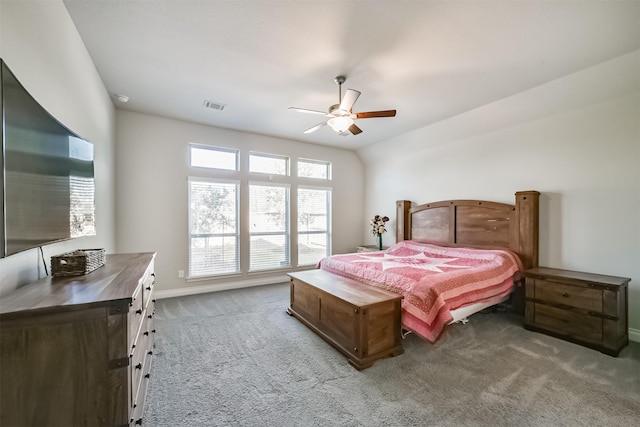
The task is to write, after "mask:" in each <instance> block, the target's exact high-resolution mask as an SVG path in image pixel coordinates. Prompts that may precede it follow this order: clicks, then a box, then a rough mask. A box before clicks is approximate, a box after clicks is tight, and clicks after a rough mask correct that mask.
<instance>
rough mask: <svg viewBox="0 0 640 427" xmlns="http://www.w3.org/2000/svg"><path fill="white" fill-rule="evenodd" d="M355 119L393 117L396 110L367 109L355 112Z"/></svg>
mask: <svg viewBox="0 0 640 427" xmlns="http://www.w3.org/2000/svg"><path fill="white" fill-rule="evenodd" d="M355 115H356V119H371V118H374V117H395V116H396V110H384V111H367V112H364V113H355Z"/></svg>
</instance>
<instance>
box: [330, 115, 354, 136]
mask: <svg viewBox="0 0 640 427" xmlns="http://www.w3.org/2000/svg"><path fill="white" fill-rule="evenodd" d="M327 124H328V125H329V126H330V127H331V129H333V130H335V131H336V132H338V133H342V132H344V131H346V130H347V129H349V127H350V126H351V125H352V124H353V119H352V118H351V117H349V116H337V117H333V118H331V119H329V121H328V122H327Z"/></svg>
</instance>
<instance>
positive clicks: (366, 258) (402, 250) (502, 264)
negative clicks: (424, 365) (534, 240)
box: [318, 241, 521, 342]
mask: <svg viewBox="0 0 640 427" xmlns="http://www.w3.org/2000/svg"><path fill="white" fill-rule="evenodd" d="M520 265H521V263H520V260H519V258H518V257H517V255H515V254H513V253H511V252H508V251H501V250H484V249H469V248H448V247H442V246H435V245H430V244H424V243H416V242H413V241H404V242H400V243H397V244H396V245H394V246H392V247H390V248H389V249H387V250H386V251H380V252H365V253H353V254H344V255H333V256H330V257H327V258H324V259H322V260H321V261H320V262H319V263H318V267H319V268H322V269H323V270H326V271H329V272H332V273H335V274H339V275H341V276H345V277H349V278H352V279H356V280H359V281H362V282H365V283H367V284H369V285H372V286H377V287H380V288H383V289H386V290H389V291H392V292H395V293H397V294H401V295H402V296H404V299H403V301H402V324H403V327H405V328H406V329H409V330H411V331H413V332H415V333H416V334H418V335H420V336H422V337H423V338H426V339H427V340H429V341H431V342H434V341H435V340H436V339H437V338H438V337H439V336H440V334H441V333H442V330H443V329H444V327H445V325H446V324H447V323H449V322H450V321H451V320H452V318H453V317H452V316H451V310H454V309H456V308H459V307H462V306H464V305H467V304H471V303H474V302H479V301H483V300H485V299H488V298H492V297H496V296H506V295H508V294H509V293H510V292H511V291H512V289H513V277H514V275H515V274H516V273H517V272H518V271H519V270H520Z"/></svg>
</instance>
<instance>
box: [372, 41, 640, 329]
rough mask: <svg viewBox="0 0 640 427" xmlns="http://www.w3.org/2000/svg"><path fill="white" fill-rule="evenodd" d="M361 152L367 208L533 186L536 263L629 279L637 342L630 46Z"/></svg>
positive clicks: (637, 156) (639, 226) (637, 145)
mask: <svg viewBox="0 0 640 427" xmlns="http://www.w3.org/2000/svg"><path fill="white" fill-rule="evenodd" d="M408 153H411V154H408ZM359 154H360V156H361V158H362V159H363V162H364V163H365V182H366V183H367V187H366V203H365V206H366V211H367V212H368V213H374V212H381V213H383V212H389V211H390V210H391V209H392V207H393V206H394V201H395V200H399V199H408V200H412V201H413V202H417V203H426V202H432V201H437V200H447V199H482V200H493V201H498V202H504V203H514V200H515V199H514V193H515V192H516V191H518V190H538V191H540V192H541V193H542V196H541V201H540V265H543V266H549V267H558V268H565V269H575V270H580V271H587V272H593V273H601V274H609V275H615V276H623V277H630V278H632V281H631V285H630V290H629V322H630V327H631V328H632V337H633V338H634V339H635V340H638V341H640V51H636V52H634V53H631V54H628V55H625V56H622V57H619V58H616V59H614V60H611V61H608V62H606V63H603V64H600V65H598V66H595V67H592V68H589V69H586V70H584V71H581V72H579V73H576V74H573V75H570V76H567V77H565V78H563V79H560V80H557V81H554V82H551V83H548V84H545V85H543V86H540V87H537V88H533V89H531V90H529V91H526V92H523V93H521V94H518V95H516V96H513V97H510V98H507V99H504V100H501V101H499V102H496V103H493V104H490V105H487V106H484V107H481V108H478V109H476V110H473V111H469V112H468V113H465V114H462V115H460V116H457V117H453V118H451V119H449V120H446V121H444V122H440V123H437V124H435V125H432V126H427V127H425V128H422V129H419V130H417V131H414V132H411V133H409V134H406V135H403V136H400V137H397V138H395V139H393V140H390V141H386V142H384V143H380V144H377V145H375V146H371V147H368V148H365V149H362V150H360V152H359ZM392 225H393V224H392ZM365 230H366V228H365ZM393 242H394V236H393V233H389V234H388V235H385V243H386V244H389V243H393Z"/></svg>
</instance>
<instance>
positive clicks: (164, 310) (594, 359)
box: [144, 284, 640, 427]
mask: <svg viewBox="0 0 640 427" xmlns="http://www.w3.org/2000/svg"><path fill="white" fill-rule="evenodd" d="M288 302H289V287H288V284H280V285H272V286H262V287H257V288H250V289H242V290H234V291H224V292H217V293H211V294H205V295H194V296H189V297H181V298H173V299H166V300H159V301H158V303H157V313H156V329H157V331H158V332H157V334H156V349H155V352H154V360H153V365H152V371H151V379H150V385H149V391H148V398H147V403H146V408H145V413H144V423H145V425H148V426H154V427H164V426H166V427H176V426H515V425H518V426H633V425H639V424H640V344H639V343H631V345H630V346H629V347H627V348H625V349H624V350H623V351H622V353H621V354H620V357H618V358H613V357H611V356H607V355H604V354H602V353H599V352H597V351H595V350H591V349H587V348H584V347H581V346H578V345H576V344H572V343H568V342H565V341H562V340H559V339H556V338H552V337H548V336H546V335H542V334H539V333H535V332H530V331H526V330H525V329H523V328H522V326H521V319H519V318H517V317H513V316H511V315H509V314H507V313H504V312H493V313H487V314H485V313H479V314H476V315H474V316H472V317H471V320H470V322H469V323H468V324H466V325H462V324H456V325H452V326H450V327H448V329H447V330H446V332H445V334H444V336H442V338H441V339H440V340H439V341H438V342H437V343H436V344H430V343H428V342H426V341H424V340H422V339H420V338H418V337H417V336H415V335H409V336H408V337H407V338H406V339H405V341H404V348H405V353H404V354H402V355H400V356H398V357H395V358H390V359H384V360H380V361H378V362H376V363H375V365H374V366H373V367H371V368H369V369H366V370H364V371H361V372H359V371H357V370H355V369H354V368H352V367H351V366H350V365H349V364H347V361H346V359H345V358H344V357H343V356H342V355H341V354H340V353H338V352H337V351H336V350H334V349H333V348H332V347H331V346H329V345H328V344H327V343H326V342H325V341H323V340H322V339H321V338H319V337H318V336H316V335H315V334H313V333H312V332H311V331H310V330H309V329H307V328H306V327H305V326H304V325H302V324H301V323H300V322H299V321H298V320H296V319H295V318H293V317H290V316H288V315H286V314H285V309H286V307H287V306H288Z"/></svg>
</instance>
